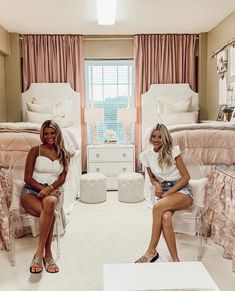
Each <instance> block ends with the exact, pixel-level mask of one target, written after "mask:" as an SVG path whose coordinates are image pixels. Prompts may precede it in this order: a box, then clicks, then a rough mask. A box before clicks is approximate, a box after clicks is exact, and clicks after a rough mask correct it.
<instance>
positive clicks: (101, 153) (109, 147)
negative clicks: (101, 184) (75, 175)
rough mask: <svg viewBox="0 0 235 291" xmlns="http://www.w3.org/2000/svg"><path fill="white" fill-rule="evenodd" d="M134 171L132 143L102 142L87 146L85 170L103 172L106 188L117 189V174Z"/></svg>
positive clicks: (133, 148)
mask: <svg viewBox="0 0 235 291" xmlns="http://www.w3.org/2000/svg"><path fill="white" fill-rule="evenodd" d="M134 171H135V147H134V145H121V144H103V145H88V146H87V172H88V173H94V172H95V173H103V174H105V176H106V186H107V190H117V176H118V175H119V174H120V173H124V172H134Z"/></svg>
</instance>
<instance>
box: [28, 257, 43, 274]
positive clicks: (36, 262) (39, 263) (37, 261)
mask: <svg viewBox="0 0 235 291" xmlns="http://www.w3.org/2000/svg"><path fill="white" fill-rule="evenodd" d="M34 266H38V267H40V270H39V271H33V267H34ZM42 270H43V265H42V258H36V255H34V257H33V260H32V262H31V265H30V267H29V271H30V273H32V274H39V273H41V272H42Z"/></svg>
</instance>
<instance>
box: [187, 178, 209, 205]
mask: <svg viewBox="0 0 235 291" xmlns="http://www.w3.org/2000/svg"><path fill="white" fill-rule="evenodd" d="M207 181H208V178H202V179H199V180H192V179H190V180H189V185H191V187H192V192H193V204H194V205H196V206H198V207H202V208H203V207H204V206H205V194H206V189H205V188H206V187H205V186H206V184H207Z"/></svg>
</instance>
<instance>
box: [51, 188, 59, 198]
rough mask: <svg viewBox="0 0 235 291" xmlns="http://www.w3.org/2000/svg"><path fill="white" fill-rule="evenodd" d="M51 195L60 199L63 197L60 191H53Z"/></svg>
mask: <svg viewBox="0 0 235 291" xmlns="http://www.w3.org/2000/svg"><path fill="white" fill-rule="evenodd" d="M49 195H52V196H55V197H57V198H58V197H59V196H60V195H61V192H60V190H59V189H53V190H52V191H51V192H50V194H49Z"/></svg>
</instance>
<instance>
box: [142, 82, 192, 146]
mask: <svg viewBox="0 0 235 291" xmlns="http://www.w3.org/2000/svg"><path fill="white" fill-rule="evenodd" d="M190 96H192V105H193V107H194V108H198V93H196V92H194V91H192V89H191V88H190V87H189V84H180V83H179V84H152V85H151V86H150V88H149V90H148V91H147V92H146V93H144V94H142V95H141V119H142V120H141V122H142V128H141V134H142V148H143V145H144V138H145V136H146V133H147V131H148V130H149V128H151V127H152V126H154V125H155V124H156V123H157V100H158V99H164V98H167V99H168V100H169V98H171V99H172V103H174V102H176V103H177V102H180V101H181V100H183V99H185V98H187V97H190ZM179 123H180V118H179Z"/></svg>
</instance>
